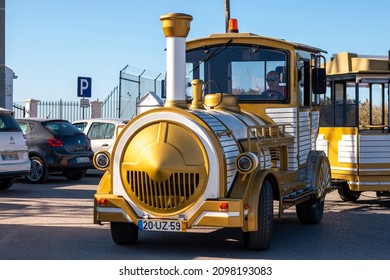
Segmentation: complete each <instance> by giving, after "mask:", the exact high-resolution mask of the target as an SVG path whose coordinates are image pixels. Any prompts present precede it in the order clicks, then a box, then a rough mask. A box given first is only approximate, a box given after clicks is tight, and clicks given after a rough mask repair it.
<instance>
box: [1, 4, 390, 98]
mask: <svg viewBox="0 0 390 280" xmlns="http://www.w3.org/2000/svg"><path fill="white" fill-rule="evenodd" d="M5 9H6V10H5V12H6V21H5V29H6V37H5V38H6V49H5V53H6V55H5V62H6V65H7V66H8V67H9V68H11V69H12V70H13V71H14V72H15V74H16V75H17V76H18V78H17V79H16V80H14V92H13V94H14V96H13V100H14V102H19V101H24V100H26V99H30V98H34V99H38V100H42V101H58V100H60V99H62V100H64V101H76V100H78V99H79V98H78V97H77V77H79V76H82V77H90V78H91V79H92V97H91V99H90V100H91V101H93V100H96V99H99V100H104V99H105V98H106V97H107V95H108V94H109V93H110V92H111V91H112V90H113V88H114V87H115V86H117V85H118V84H119V72H120V70H121V69H123V68H124V67H125V66H126V65H129V68H131V69H133V71H134V73H137V74H139V73H140V72H139V71H142V70H143V69H145V70H147V71H148V73H151V74H152V75H154V74H156V75H158V74H159V73H164V72H165V52H164V48H165V37H164V35H163V32H162V28H161V22H160V16H161V15H164V14H167V13H173V12H179V13H186V14H190V15H192V16H193V21H192V22H191V30H190V33H189V35H188V39H195V38H199V37H206V36H209V35H210V34H212V33H224V32H225V0H196V1H190V0H142V1H141V0H138V1H135V0H111V1H108V0H6V8H5ZM389 10H390V1H389V0H372V1H366V0H365V1H363V0H343V1H340V0H337V1H336V0H327V1H315V0H296V1H291V0H279V1H265V0H230V15H231V18H237V19H238V23H239V30H240V32H250V33H255V34H258V35H264V36H268V37H274V38H279V39H285V40H287V41H292V42H299V43H302V44H307V45H311V46H314V47H318V48H321V49H323V50H326V51H327V54H326V55H325V56H326V57H327V59H329V58H330V57H331V55H332V54H335V53H338V52H347V51H348V52H354V53H358V54H363V55H382V56H385V55H388V51H389V50H390V36H389V35H388V28H389V26H390V17H389Z"/></svg>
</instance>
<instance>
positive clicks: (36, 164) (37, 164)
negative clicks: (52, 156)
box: [26, 157, 49, 184]
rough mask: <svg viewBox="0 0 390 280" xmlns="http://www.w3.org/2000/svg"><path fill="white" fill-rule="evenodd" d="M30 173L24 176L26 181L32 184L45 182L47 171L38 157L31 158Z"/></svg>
mask: <svg viewBox="0 0 390 280" xmlns="http://www.w3.org/2000/svg"><path fill="white" fill-rule="evenodd" d="M30 161H31V169H30V173H28V175H27V176H26V180H27V181H28V182H30V183H33V184H42V183H44V182H46V181H47V178H48V177H49V171H48V170H47V168H46V166H45V164H44V162H43V160H42V159H41V158H40V157H31V158H30Z"/></svg>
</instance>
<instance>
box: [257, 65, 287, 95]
mask: <svg viewBox="0 0 390 280" xmlns="http://www.w3.org/2000/svg"><path fill="white" fill-rule="evenodd" d="M266 81H267V84H268V89H267V90H265V91H263V92H262V93H261V96H264V97H266V98H270V99H282V98H283V97H284V88H283V87H281V86H279V82H280V77H279V73H278V72H276V71H270V72H268V74H267V78H266Z"/></svg>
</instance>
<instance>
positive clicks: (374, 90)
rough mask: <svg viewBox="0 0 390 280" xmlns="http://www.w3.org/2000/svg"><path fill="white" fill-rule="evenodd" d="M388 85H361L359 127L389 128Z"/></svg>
mask: <svg viewBox="0 0 390 280" xmlns="http://www.w3.org/2000/svg"><path fill="white" fill-rule="evenodd" d="M388 106H389V100H388V84H387V83H386V84H370V83H359V127H360V128H361V129H381V128H386V127H388V118H389V117H388V115H389V114H388Z"/></svg>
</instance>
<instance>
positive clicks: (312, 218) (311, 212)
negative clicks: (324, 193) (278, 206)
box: [296, 196, 325, 224]
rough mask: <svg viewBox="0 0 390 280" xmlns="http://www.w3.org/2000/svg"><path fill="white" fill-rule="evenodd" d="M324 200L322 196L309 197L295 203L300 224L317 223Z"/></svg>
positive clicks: (319, 219)
mask: <svg viewBox="0 0 390 280" xmlns="http://www.w3.org/2000/svg"><path fill="white" fill-rule="evenodd" d="M324 205H325V200H324V199H323V198H321V197H320V198H315V197H314V196H312V198H311V199H309V200H306V201H305V202H302V203H299V204H297V205H296V211H297V217H298V220H299V222H301V223H302V224H318V223H319V222H320V221H321V219H322V215H323V213H324Z"/></svg>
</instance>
